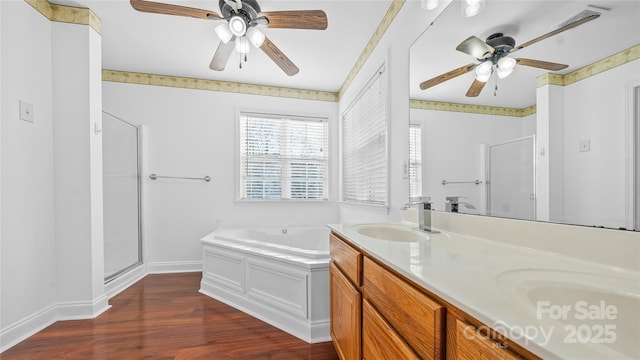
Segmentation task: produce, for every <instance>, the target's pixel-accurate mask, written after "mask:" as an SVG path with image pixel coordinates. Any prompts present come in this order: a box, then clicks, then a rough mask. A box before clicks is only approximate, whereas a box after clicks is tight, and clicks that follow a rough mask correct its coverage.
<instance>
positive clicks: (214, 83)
mask: <svg viewBox="0 0 640 360" xmlns="http://www.w3.org/2000/svg"><path fill="white" fill-rule="evenodd" d="M102 81H110V82H121V83H128V84H139V85H154V86H168V87H176V88H183V89H196V90H209V91H223V92H230V93H238V94H249V95H262V96H274V97H283V98H291V99H305V100H317V101H330V102H337V101H338V94H337V93H334V92H328V91H316V90H303V89H294V88H283V87H275V86H264V85H252V84H244V83H236V82H229V81H218V80H204V79H195V78H186V77H178V76H165V75H155V74H145V73H134V72H127V71H117V70H104V69H103V70H102Z"/></svg>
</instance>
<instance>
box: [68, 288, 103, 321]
mask: <svg viewBox="0 0 640 360" xmlns="http://www.w3.org/2000/svg"><path fill="white" fill-rule="evenodd" d="M110 307H111V305H109V298H108V297H107V294H104V295H102V296H100V297H99V298H97V299H95V300H93V301H73V302H66V303H58V305H57V307H56V310H57V311H56V313H57V320H83V319H95V318H96V317H98V315H100V314H102V313H103V312H105V311H107V310H109V308H110Z"/></svg>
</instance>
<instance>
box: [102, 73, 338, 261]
mask: <svg viewBox="0 0 640 360" xmlns="http://www.w3.org/2000/svg"><path fill="white" fill-rule="evenodd" d="M103 94H104V109H105V111H107V112H109V113H111V114H113V115H115V116H117V117H119V118H121V119H124V120H126V121H129V122H132V123H136V124H141V125H145V126H146V133H147V138H148V143H147V144H145V148H146V149H147V151H146V154H145V159H146V164H145V167H146V168H147V169H148V171H147V173H144V174H143V182H144V185H145V187H146V189H145V194H146V199H145V205H146V206H145V209H144V217H143V223H144V229H145V238H146V239H145V245H146V249H144V256H145V259H144V262H145V263H146V264H148V266H149V268H150V270H151V271H171V270H180V269H198V268H199V266H200V262H201V257H202V250H201V244H200V239H201V238H202V237H203V236H205V235H206V234H208V233H210V232H211V231H213V230H215V229H216V228H217V227H218V225H222V226H224V225H248V226H295V225H323V224H327V223H335V222H338V214H337V210H336V205H335V201H334V200H335V199H336V198H337V191H338V188H337V181H336V179H337V166H336V163H337V158H338V148H337V141H336V137H337V136H336V134H337V108H338V104H337V103H333V102H323V101H312V100H299V99H288V98H278V97H268V96H257V95H245V94H233V93H224V92H215V91H205V90H192V89H180V88H170V87H159V86H146V85H133V84H124V83H114V82H104V83H103ZM240 110H253V111H262V112H267V113H279V114H294V115H313V116H326V117H328V118H329V119H330V123H329V128H330V130H329V131H330V141H331V143H330V151H331V155H330V156H331V162H332V166H331V168H330V177H331V182H330V198H331V201H324V202H306V203H305V202H263V203H257V202H240V201H237V200H236V182H237V174H236V172H237V171H236V169H237V167H236V165H237V163H238V161H237V160H236V148H237V147H238V144H237V140H236V138H237V135H236V130H237V129H236V124H237V121H238V119H237V112H238V111H240ZM150 173H156V174H158V175H165V176H186V177H203V176H205V175H208V176H211V178H212V180H211V182H210V183H205V182H201V181H190V180H156V181H153V180H150V179H149V174H150Z"/></svg>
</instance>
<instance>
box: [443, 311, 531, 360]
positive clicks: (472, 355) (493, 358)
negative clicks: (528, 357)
mask: <svg viewBox="0 0 640 360" xmlns="http://www.w3.org/2000/svg"><path fill="white" fill-rule="evenodd" d="M455 348H456V351H455V353H456V358H457V360H467V359H468V360H516V359H522V358H521V357H520V356H518V355H516V354H514V353H512V352H511V351H509V350H508V349H507V348H505V347H504V345H502V344H501V343H499V342H496V341H492V340H491V339H489V338H488V337H487V336H485V335H483V334H480V333H479V332H478V331H477V330H476V328H475V327H473V326H471V325H469V324H467V323H465V322H463V321H460V320H456V341H455Z"/></svg>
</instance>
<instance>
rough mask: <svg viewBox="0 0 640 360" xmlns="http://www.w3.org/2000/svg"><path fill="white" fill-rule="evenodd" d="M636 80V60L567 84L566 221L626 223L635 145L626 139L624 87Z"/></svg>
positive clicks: (639, 73)
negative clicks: (586, 145) (584, 143)
mask: <svg viewBox="0 0 640 360" xmlns="http://www.w3.org/2000/svg"><path fill="white" fill-rule="evenodd" d="M639 80H640V60H635V61H633V62H630V63H627V64H625V65H621V66H618V67H616V68H613V69H611V70H609V71H606V72H603V73H600V74H598V75H595V76H592V77H589V78H587V79H584V80H582V81H578V82H576V83H573V84H571V85H569V86H565V88H564V97H565V107H564V161H565V167H564V169H565V172H564V184H565V186H564V211H565V213H564V218H563V219H562V220H563V221H564V222H568V223H575V224H584V225H596V226H606V227H613V228H617V227H628V223H627V221H626V220H627V219H626V217H627V214H626V211H627V208H628V207H629V205H628V202H632V201H633V198H632V194H630V193H628V187H627V185H626V181H627V177H628V174H629V173H627V164H628V157H629V156H631V155H630V154H631V153H632V151H633V148H632V146H631V145H630V144H627V143H626V141H625V139H626V137H627V131H628V130H627V128H626V125H627V121H629V119H628V118H627V115H628V111H627V109H628V105H627V101H629V99H628V98H627V86H628V84H630V82H633V81H635V82H636V83H637V82H638V81H639ZM602 104H607V106H602ZM581 140H590V143H591V150H590V151H588V152H580V149H579V143H580V141H581ZM628 146H631V148H628ZM629 170H630V171H631V172H632V169H629ZM629 216H630V215H629ZM629 220H631V218H629Z"/></svg>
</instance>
